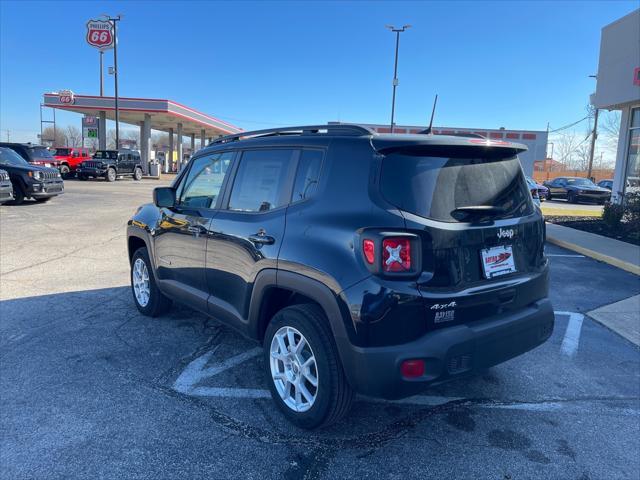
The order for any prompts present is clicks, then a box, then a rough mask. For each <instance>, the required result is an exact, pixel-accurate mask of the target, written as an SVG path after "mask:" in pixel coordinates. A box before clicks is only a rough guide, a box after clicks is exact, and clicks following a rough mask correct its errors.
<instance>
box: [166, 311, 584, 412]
mask: <svg viewBox="0 0 640 480" xmlns="http://www.w3.org/2000/svg"><path fill="white" fill-rule="evenodd" d="M554 314H555V315H566V316H568V317H569V322H568V324H567V329H566V331H565V334H564V338H563V340H562V345H561V347H560V351H561V353H563V354H564V355H567V356H573V355H575V354H576V352H577V351H578V345H579V342H580V333H581V330H582V321H583V319H584V315H582V314H580V313H576V312H562V311H556V312H554ZM216 351H217V349H216V348H214V349H213V350H210V351H208V352H206V353H204V354H203V355H201V356H199V357H198V358H196V359H194V360H192V361H191V362H190V363H189V365H187V367H186V368H185V369H184V371H183V372H182V373H181V374H180V375H179V376H178V378H177V379H176V381H175V382H174V384H173V389H174V390H176V391H177V392H180V393H184V394H187V395H192V396H196V397H215V398H246V399H259V398H270V397H271V393H270V392H269V390H267V389H262V388H235V387H209V386H205V385H199V384H200V382H202V381H203V380H206V379H210V378H212V377H215V376H216V375H219V374H220V373H222V372H224V371H226V370H229V369H230V368H233V367H235V366H237V365H240V364H241V363H243V362H246V361H247V360H250V359H252V358H254V357H257V356H258V355H261V354H262V352H263V350H262V348H261V347H254V348H252V349H250V350H247V351H245V352H242V353H239V354H238V355H234V356H232V357H230V358H227V359H225V360H223V361H221V362H220V363H217V364H215V365H212V366H207V364H208V363H209V361H210V360H211V357H212V356H213V355H214V354H215V352H216ZM358 398H359V399H360V400H363V401H366V402H374V403H395V404H401V405H416V406H438V405H444V404H446V403H449V402H454V401H460V400H465V398H464V397H443V396H438V395H415V396H413V397H409V398H404V399H401V400H384V399H378V398H371V397H366V396H358ZM479 406H481V407H483V408H497V409H512V410H529V411H540V410H556V409H558V408H562V406H561V405H560V404H559V403H557V402H553V401H550V402H536V403H521V402H520V403H519V402H512V403H505V404H499V403H497V404H488V405H479Z"/></svg>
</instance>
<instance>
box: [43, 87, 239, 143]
mask: <svg viewBox="0 0 640 480" xmlns="http://www.w3.org/2000/svg"><path fill="white" fill-rule="evenodd" d="M43 105H44V106H46V107H51V108H59V109H61V110H67V111H70V112H76V113H81V114H85V115H92V116H96V117H98V116H100V113H101V112H104V114H103V115H104V116H105V117H106V118H107V119H109V120H115V98H114V97H99V96H93V95H74V94H71V95H68V94H67V92H61V93H45V94H44V103H43ZM118 114H119V117H120V118H119V119H120V121H121V122H123V123H128V124H131V125H135V126H140V125H142V124H143V122H144V121H145V119H147V120H148V121H149V123H150V125H149V126H150V128H151V129H153V130H162V131H165V132H169V131H171V130H173V129H176V130H177V129H178V125H180V127H181V128H180V129H181V130H182V134H183V135H187V136H190V135H195V136H196V137H200V136H202V137H205V138H216V137H218V136H220V135H227V134H230V133H238V132H241V131H242V129H240V128H238V127H236V126H233V125H230V124H229V123H226V122H223V121H222V120H219V119H217V118H214V117H211V116H209V115H206V114H204V113H201V112H198V111H197V110H194V109H193V108H190V107H187V106H185V105H181V104H179V103H177V102H174V101H172V100H161V99H156V98H125V97H118Z"/></svg>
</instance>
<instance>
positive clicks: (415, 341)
mask: <svg viewBox="0 0 640 480" xmlns="http://www.w3.org/2000/svg"><path fill="white" fill-rule="evenodd" d="M525 148H526V147H524V146H522V145H517V144H511V143H507V142H494V141H489V140H485V139H482V138H464V137H455V136H437V135H435V136H434V135H379V134H376V133H374V132H372V131H370V130H369V129H366V128H364V127H361V126H357V125H325V126H316V127H293V128H287V129H284V128H283V129H275V130H266V131H258V132H242V133H241V134H239V135H233V136H228V137H223V138H221V139H218V140H216V141H214V142H213V143H212V144H210V145H209V146H208V147H206V148H204V149H203V150H201V151H199V152H198V153H197V154H196V155H194V157H193V158H192V159H191V161H190V162H189V165H188V167H187V168H185V169H184V170H183V171H182V172H181V174H180V175H179V176H178V177H177V178H176V180H175V181H174V183H173V184H172V186H171V187H159V188H156V189H155V191H154V204H150V205H144V206H142V207H140V208H139V210H138V211H137V212H136V213H135V215H134V217H133V218H132V219H131V220H130V221H129V224H128V228H127V237H128V250H129V259H130V262H131V284H132V290H133V298H134V301H135V303H136V305H137V307H138V309H139V310H140V311H141V312H142V313H143V314H145V315H150V316H155V315H159V314H160V313H162V312H163V311H165V309H167V308H168V307H169V305H170V303H171V301H172V300H175V301H178V302H181V303H184V304H187V305H189V306H191V307H193V308H194V309H196V310H199V311H201V312H204V313H206V314H208V315H211V316H213V317H214V318H216V319H219V320H220V321H222V322H224V323H226V324H227V325H230V326H231V327H233V328H235V329H237V330H238V331H240V332H242V333H243V334H245V335H247V336H249V337H251V338H254V339H256V340H258V341H260V342H262V343H263V345H264V352H265V353H264V366H265V371H266V375H267V377H268V382H269V387H270V389H271V394H272V397H273V399H274V400H275V402H276V404H277V405H278V407H279V408H280V409H281V410H282V412H284V414H285V415H286V416H287V417H288V418H289V419H290V420H292V421H293V422H294V423H295V424H297V425H299V426H301V427H305V428H313V427H317V426H320V425H323V424H327V423H331V422H334V421H336V420H337V419H339V418H340V417H341V416H342V415H344V414H345V413H346V412H347V410H348V409H349V406H350V404H351V402H352V400H353V396H354V392H358V393H362V394H366V395H370V396H376V397H383V398H389V399H393V398H401V397H406V396H409V395H413V394H416V393H418V392H420V391H421V390H423V389H424V388H425V387H427V386H428V385H431V384H434V383H439V382H442V381H446V380H450V379H455V378H459V377H460V376H463V375H466V374H469V373H472V372H476V371H478V370H480V369H484V368H486V367H490V366H492V365H495V364H497V363H500V362H504V361H505V360H508V359H510V358H512V357H515V356H516V355H520V354H522V353H524V352H526V351H528V350H530V349H532V348H534V347H536V346H538V345H540V344H541V343H543V342H544V341H545V340H546V339H547V338H549V336H550V335H551V333H552V330H553V325H554V315H553V309H552V307H551V303H550V301H549V300H548V298H547V290H548V278H547V277H548V265H547V259H546V257H545V255H544V251H543V248H544V237H545V230H544V221H543V218H542V215H541V213H540V210H539V209H537V208H534V206H533V203H532V200H531V195H530V194H529V189H528V188H527V183H526V181H525V177H524V175H523V172H522V170H521V167H520V163H519V161H518V158H517V154H518V153H519V152H521V151H523V150H525Z"/></svg>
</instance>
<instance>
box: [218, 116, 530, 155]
mask: <svg viewBox="0 0 640 480" xmlns="http://www.w3.org/2000/svg"><path fill="white" fill-rule="evenodd" d="M335 137H351V138H358V137H359V138H367V139H368V140H370V142H371V144H372V145H373V147H374V148H375V149H376V150H378V151H380V152H382V153H389V152H393V151H395V150H407V149H412V148H417V149H423V148H425V147H429V151H430V152H433V153H434V154H438V151H442V153H444V154H449V153H451V151H452V149H454V150H458V151H461V152H463V153H464V152H469V153H471V151H473V153H474V154H478V150H479V151H480V154H483V153H484V154H487V155H490V156H493V155H496V156H500V157H503V156H504V157H506V156H514V155H517V154H518V153H520V152H524V151H526V150H527V147H526V146H525V145H522V144H518V143H511V142H504V141H496V140H489V139H485V138H482V137H479V136H478V135H473V136H469V137H466V136H460V135H433V134H378V133H376V132H375V131H373V130H371V129H369V128H367V127H364V126H362V125H357V124H335V125H333V124H329V125H308V126H292V127H280V128H273V129H266V130H255V131H249V132H239V133H235V134H233V135H227V136H225V137H221V138H218V139H216V140H214V141H212V142H211V143H210V144H209V145H208V146H207V149H209V148H211V149H216V147H221V146H232V147H236V146H237V147H242V146H249V145H251V146H253V145H258V144H263V143H280V144H282V143H288V142H287V139H288V141H289V142H291V143H296V144H300V143H307V142H308V143H314V144H315V143H317V140H318V139H322V138H335ZM276 138H278V140H279V141H278V142H273V140H275V139H276ZM280 139H282V140H280Z"/></svg>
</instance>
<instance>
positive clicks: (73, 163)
mask: <svg viewBox="0 0 640 480" xmlns="http://www.w3.org/2000/svg"><path fill="white" fill-rule="evenodd" d="M51 153H52V154H53V158H55V159H56V160H57V161H58V162H59V167H58V169H59V170H60V175H62V178H67V177H69V176H71V175H72V174H73V175H75V173H76V169H77V168H78V167H79V166H80V164H81V163H82V162H84V161H85V160H91V155H90V154H89V149H88V148H77V147H55V148H53V150H52V152H51Z"/></svg>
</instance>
